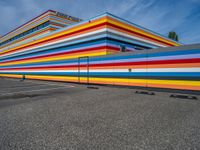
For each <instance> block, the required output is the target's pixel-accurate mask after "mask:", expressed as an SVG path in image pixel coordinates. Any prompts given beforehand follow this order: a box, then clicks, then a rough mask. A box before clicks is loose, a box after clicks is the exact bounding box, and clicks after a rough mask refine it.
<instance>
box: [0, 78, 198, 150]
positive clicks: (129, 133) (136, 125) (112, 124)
mask: <svg viewBox="0 0 200 150" xmlns="http://www.w3.org/2000/svg"><path fill="white" fill-rule="evenodd" d="M95 87H98V89H96V88H87V86H86V85H78V84H72V83H59V82H46V81H33V80H25V81H19V80H18V79H7V78H4V79H3V78H2V79H0V149H1V150H13V149H14V150H32V149H33V150H118V149H119V150H125V149H126V150H129V149H134V150H199V149H200V96H199V95H195V96H196V98H197V99H196V100H193V99H180V98H171V97H170V95H171V93H169V92H155V95H146V94H137V93H135V92H136V91H137V90H138V89H129V88H119V87H107V86H95ZM16 93H17V94H20V93H21V96H20V97H17V98H16ZM7 94H9V97H6V96H7Z"/></svg>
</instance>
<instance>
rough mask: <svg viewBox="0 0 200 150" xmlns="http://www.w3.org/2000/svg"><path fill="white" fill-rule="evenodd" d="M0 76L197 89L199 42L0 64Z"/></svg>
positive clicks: (199, 88)
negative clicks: (187, 44) (64, 58)
mask: <svg viewBox="0 0 200 150" xmlns="http://www.w3.org/2000/svg"><path fill="white" fill-rule="evenodd" d="M0 74H1V76H8V77H19V78H22V75H26V78H28V79H41V80H55V81H67V82H80V83H90V84H92V83H95V84H112V85H127V86H142V87H156V88H170V89H183V90H197V91H199V90H200V45H191V46H180V47H176V48H175V47H172V48H160V49H156V50H143V51H137V52H128V53H120V54H114V55H107V56H98V57H81V58H78V59H77V58H76V59H66V60H56V61H48V62H37V63H29V64H21V65H12V67H11V66H10V67H9V68H8V67H5V66H4V67H1V69H0Z"/></svg>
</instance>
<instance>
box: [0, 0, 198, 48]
mask: <svg viewBox="0 0 200 150" xmlns="http://www.w3.org/2000/svg"><path fill="white" fill-rule="evenodd" d="M48 9H53V10H57V11H60V12H63V13H66V14H69V15H72V16H75V17H79V18H81V19H88V18H91V17H94V16H97V15H99V14H102V13H104V12H110V13H112V14H114V15H116V16H119V17H122V18H124V19H126V20H129V21H131V22H133V23H135V24H138V25H140V26H143V27H145V28H148V29H150V30H153V31H155V32H158V33H160V34H163V35H165V36H166V35H167V33H168V32H169V31H176V32H177V33H178V35H179V38H180V42H181V43H184V44H191V43H200V0H0V14H1V15H0V20H1V22H0V35H4V34H5V33H7V32H9V31H10V30H12V29H14V28H16V27H18V26H19V25H21V24H23V23H25V22H27V21H29V20H30V19H32V18H33V17H35V16H37V15H39V14H41V13H43V12H44V11H46V10H48Z"/></svg>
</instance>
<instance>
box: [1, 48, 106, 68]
mask: <svg viewBox="0 0 200 150" xmlns="http://www.w3.org/2000/svg"><path fill="white" fill-rule="evenodd" d="M101 55H106V50H103V51H100V52H94V53H84V54H76V55H73V54H71V55H66V56H65V55H64V56H54V57H50V58H38V59H35V60H22V61H17V62H8V63H5V64H0V66H7V65H15V64H18V65H19V64H28V63H36V62H47V61H55V60H65V59H73V58H78V57H83V56H89V57H93V56H101Z"/></svg>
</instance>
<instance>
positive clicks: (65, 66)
mask: <svg viewBox="0 0 200 150" xmlns="http://www.w3.org/2000/svg"><path fill="white" fill-rule="evenodd" d="M198 62H200V58H195V59H179V60H156V61H149V62H146V61H141V62H119V63H105V64H89V67H106V66H126V65H145V64H147V63H148V64H147V65H154V64H155V65H157V64H179V63H198ZM79 66H80V67H86V66H87V65H85V64H83V65H79ZM74 67H76V68H77V67H78V61H77V65H63V66H52V67H51V66H50V67H49V66H48V67H46V66H43V67H26V68H9V70H20V69H22V70H23V69H53V68H57V69H59V68H74ZM0 70H8V68H1V69H0Z"/></svg>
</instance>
